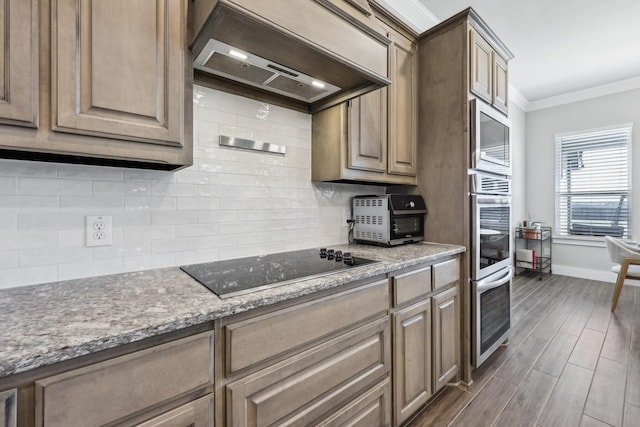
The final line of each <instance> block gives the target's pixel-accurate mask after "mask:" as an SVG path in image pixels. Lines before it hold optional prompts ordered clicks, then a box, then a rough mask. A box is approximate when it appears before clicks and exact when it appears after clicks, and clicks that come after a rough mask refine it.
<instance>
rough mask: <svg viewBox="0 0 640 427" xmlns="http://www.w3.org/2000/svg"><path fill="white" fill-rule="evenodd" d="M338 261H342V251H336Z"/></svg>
mask: <svg viewBox="0 0 640 427" xmlns="http://www.w3.org/2000/svg"><path fill="white" fill-rule="evenodd" d="M336 261H342V251H336Z"/></svg>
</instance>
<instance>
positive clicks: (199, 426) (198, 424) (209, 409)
mask: <svg viewBox="0 0 640 427" xmlns="http://www.w3.org/2000/svg"><path fill="white" fill-rule="evenodd" d="M137 427H213V394H209V395H207V396H205V397H202V398H200V399H198V400H194V401H193V402H189V403H187V404H184V405H182V406H180V407H179V408H176V409H174V410H172V411H169V412H166V413H164V414H162V415H160V416H157V417H155V418H153V419H151V420H149V421H146V422H144V423H142V424H138V426H137Z"/></svg>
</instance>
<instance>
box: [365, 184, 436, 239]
mask: <svg viewBox="0 0 640 427" xmlns="http://www.w3.org/2000/svg"><path fill="white" fill-rule="evenodd" d="M426 213H427V207H426V205H425V203H424V199H423V198H422V196H419V195H415V194H383V195H380V196H356V197H354V198H353V219H354V227H353V237H354V240H355V241H356V242H358V243H368V244H376V245H382V246H395V245H401V244H403V243H412V242H419V241H421V240H423V239H424V216H425V214H426Z"/></svg>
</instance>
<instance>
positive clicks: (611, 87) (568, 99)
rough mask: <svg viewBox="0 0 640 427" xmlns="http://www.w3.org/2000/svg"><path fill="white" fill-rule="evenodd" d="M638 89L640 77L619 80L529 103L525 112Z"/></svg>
mask: <svg viewBox="0 0 640 427" xmlns="http://www.w3.org/2000/svg"><path fill="white" fill-rule="evenodd" d="M639 88H640V76H638V77H632V78H630V79H625V80H619V81H617V82H613V83H607V84H604V85H600V86H594V87H591V88H588V89H582V90H576V91H574V92H568V93H564V94H562V95H556V96H550V97H549V98H544V99H540V100H537V101H531V102H529V103H528V105H527V108H526V109H525V111H526V112H530V111H536V110H544V109H546V108H552V107H557V106H559V105H565V104H571V103H573V102H579V101H586V100H587V99H593V98H598V97H600V96H605V95H612V94H614V93H620V92H627V91H629V90H634V89H639Z"/></svg>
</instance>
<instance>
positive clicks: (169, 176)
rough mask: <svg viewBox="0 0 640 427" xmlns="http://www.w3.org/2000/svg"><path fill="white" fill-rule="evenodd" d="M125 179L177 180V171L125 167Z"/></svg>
mask: <svg viewBox="0 0 640 427" xmlns="http://www.w3.org/2000/svg"><path fill="white" fill-rule="evenodd" d="M124 180H125V181H148V182H175V173H173V172H168V171H154V170H145V169H125V170H124Z"/></svg>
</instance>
